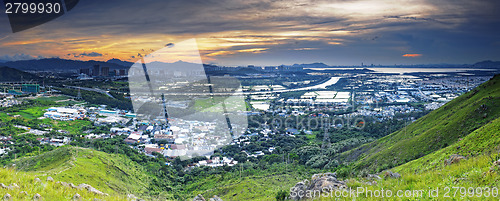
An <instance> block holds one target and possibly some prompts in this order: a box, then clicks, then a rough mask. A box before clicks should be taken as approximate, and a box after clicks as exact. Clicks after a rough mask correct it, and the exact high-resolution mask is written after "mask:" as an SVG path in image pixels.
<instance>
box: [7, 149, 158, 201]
mask: <svg viewBox="0 0 500 201" xmlns="http://www.w3.org/2000/svg"><path fill="white" fill-rule="evenodd" d="M13 163H14V164H15V167H16V169H17V170H20V171H23V172H26V173H27V174H29V175H33V176H36V177H39V178H40V179H42V180H45V179H46V178H47V177H48V176H51V177H53V178H54V180H56V181H64V182H68V183H73V184H75V185H78V184H81V183H85V184H89V185H91V186H92V187H94V188H96V189H98V190H100V191H102V192H104V193H108V194H109V195H110V196H111V197H114V196H123V195H125V196H126V195H127V194H134V195H144V194H147V187H148V185H149V183H150V176H149V175H147V174H146V171H145V170H144V169H143V168H142V167H141V166H140V165H139V164H137V163H136V162H133V161H131V160H130V159H129V158H127V157H126V156H123V155H119V154H107V153H104V152H100V151H96V150H92V149H86V148H80V147H69V146H68V147H61V148H58V149H56V150H53V151H50V152H46V153H43V154H40V155H37V156H34V157H27V158H20V159H17V160H15V161H14V162H13Z"/></svg>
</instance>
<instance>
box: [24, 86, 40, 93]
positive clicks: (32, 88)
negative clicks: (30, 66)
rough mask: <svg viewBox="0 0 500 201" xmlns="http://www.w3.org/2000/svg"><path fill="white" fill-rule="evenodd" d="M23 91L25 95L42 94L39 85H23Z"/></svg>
mask: <svg viewBox="0 0 500 201" xmlns="http://www.w3.org/2000/svg"><path fill="white" fill-rule="evenodd" d="M21 91H22V92H24V93H38V92H40V85H38V84H23V85H21Z"/></svg>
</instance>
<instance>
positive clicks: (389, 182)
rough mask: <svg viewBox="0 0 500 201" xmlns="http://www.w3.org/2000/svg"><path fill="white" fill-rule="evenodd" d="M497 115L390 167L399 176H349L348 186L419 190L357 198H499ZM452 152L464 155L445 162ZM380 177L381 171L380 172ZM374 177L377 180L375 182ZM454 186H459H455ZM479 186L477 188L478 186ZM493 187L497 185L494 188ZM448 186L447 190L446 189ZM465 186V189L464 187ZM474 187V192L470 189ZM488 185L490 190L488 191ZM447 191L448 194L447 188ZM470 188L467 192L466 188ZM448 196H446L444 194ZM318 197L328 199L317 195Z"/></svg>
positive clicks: (498, 127) (499, 169)
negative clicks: (455, 138) (406, 194)
mask: <svg viewBox="0 0 500 201" xmlns="http://www.w3.org/2000/svg"><path fill="white" fill-rule="evenodd" d="M499 152H500V118H497V119H496V120H494V121H492V122H490V123H488V124H486V125H485V126H483V127H481V128H479V129H477V130H475V131H474V132H472V133H471V134H469V135H468V136H466V137H464V138H463V139H462V140H460V141H459V142H457V143H455V144H453V145H450V146H448V147H446V148H443V149H440V150H438V151H436V152H434V153H432V154H429V155H427V156H424V157H422V158H419V159H416V160H413V161H411V162H408V163H406V164H403V165H401V166H398V167H395V168H393V169H392V171H393V172H398V173H400V174H401V177H400V178H384V179H380V180H373V179H367V178H356V179H352V178H351V179H348V182H347V184H348V186H349V187H351V188H353V189H357V188H358V187H361V188H366V189H367V190H365V191H368V190H370V191H376V190H378V191H380V190H382V189H385V190H386V191H387V190H390V191H391V192H393V193H396V192H397V191H403V192H406V191H411V192H418V193H420V192H422V194H419V195H418V196H416V195H415V194H412V195H411V196H410V197H397V196H396V195H395V194H393V196H392V197H390V198H388V197H384V198H381V197H379V198H375V197H374V196H366V195H365V194H360V197H358V199H357V200H441V199H444V198H448V199H452V200H458V199H461V200H498V198H499V195H498V194H497V193H495V192H498V191H497V190H498V186H500V165H499V164H498V162H497V164H495V161H498V160H499V159H500V153H499ZM452 154H458V155H461V156H464V157H465V158H466V159H464V160H460V161H459V162H457V163H454V164H451V165H447V164H445V163H444V161H445V160H446V159H448V158H450V156H451V155H452ZM380 176H381V177H382V178H383V177H384V174H383V173H382V174H381V175H380ZM374 181H375V182H376V183H374ZM453 187H455V188H457V187H459V188H461V190H457V192H455V189H453ZM478 187H479V188H480V190H478ZM494 187H496V188H497V189H496V190H495V189H494ZM435 189H440V190H439V194H435V195H438V197H432V196H429V190H435ZM447 189H449V190H447ZM465 189H467V190H465ZM470 189H474V193H472V191H470ZM488 189H489V193H487V192H488ZM447 191H449V193H448V194H446V192H447ZM469 191H470V192H469ZM445 196H448V197H445ZM320 200H331V198H329V199H320Z"/></svg>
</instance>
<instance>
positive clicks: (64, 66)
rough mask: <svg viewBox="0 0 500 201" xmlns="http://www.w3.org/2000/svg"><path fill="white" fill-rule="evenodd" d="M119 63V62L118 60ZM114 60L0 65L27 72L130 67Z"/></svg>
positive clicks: (58, 60)
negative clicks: (97, 67)
mask: <svg viewBox="0 0 500 201" xmlns="http://www.w3.org/2000/svg"><path fill="white" fill-rule="evenodd" d="M118 61H120V60H118ZM118 61H116V60H110V62H109V61H108V62H104V61H93V60H90V61H79V60H67V59H58V58H50V59H34V60H20V61H9V62H5V63H3V64H2V65H4V66H8V67H11V68H16V69H19V70H24V71H29V70H41V71H44V70H78V69H81V68H92V67H93V66H94V65H100V66H101V67H103V66H104V67H109V68H110V69H126V68H129V67H130V66H131V65H132V64H131V63H130V62H128V63H130V65H128V63H126V62H123V61H121V62H118Z"/></svg>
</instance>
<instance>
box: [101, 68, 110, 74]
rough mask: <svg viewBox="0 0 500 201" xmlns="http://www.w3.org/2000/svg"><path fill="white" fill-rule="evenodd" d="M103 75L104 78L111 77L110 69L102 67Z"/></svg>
mask: <svg viewBox="0 0 500 201" xmlns="http://www.w3.org/2000/svg"><path fill="white" fill-rule="evenodd" d="M101 75H102V76H109V67H102V68H101Z"/></svg>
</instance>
